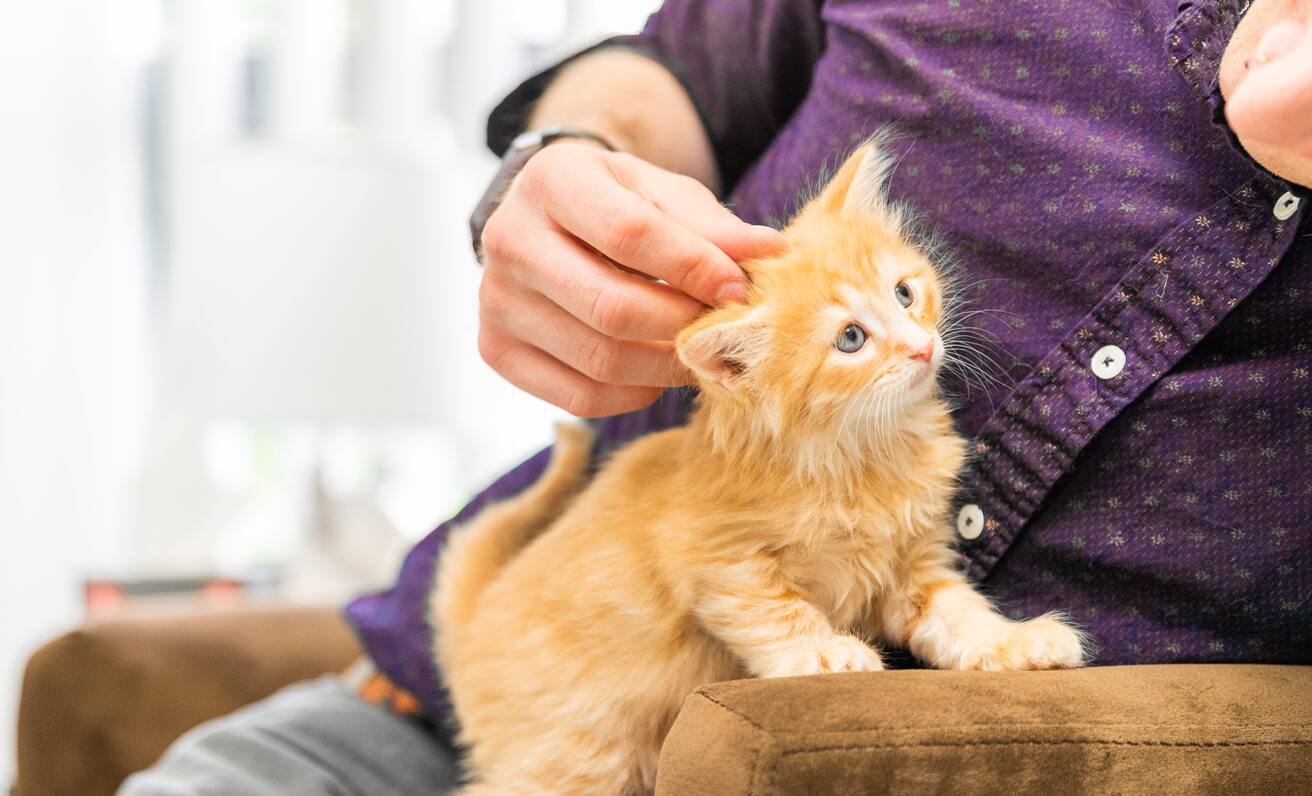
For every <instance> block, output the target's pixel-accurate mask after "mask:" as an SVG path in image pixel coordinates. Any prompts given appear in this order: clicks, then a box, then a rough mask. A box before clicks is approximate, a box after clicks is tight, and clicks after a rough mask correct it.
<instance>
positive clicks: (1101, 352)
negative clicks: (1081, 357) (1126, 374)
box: [1089, 345, 1125, 379]
mask: <svg viewBox="0 0 1312 796" xmlns="http://www.w3.org/2000/svg"><path fill="white" fill-rule="evenodd" d="M1089 367H1091V368H1093V375H1095V376H1097V377H1098V378H1100V379H1111V378H1115V377H1116V376H1117V375H1118V374H1119V373H1120V372H1121V370H1122V369H1124V368H1125V352H1124V351H1122V350H1121V349H1119V348H1117V347H1116V346H1114V345H1105V346H1103V347H1102V348H1099V349H1098V350H1097V351H1096V352H1094V354H1093V359H1091V360H1089Z"/></svg>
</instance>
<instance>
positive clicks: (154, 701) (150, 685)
mask: <svg viewBox="0 0 1312 796" xmlns="http://www.w3.org/2000/svg"><path fill="white" fill-rule="evenodd" d="M359 654H360V648H359V646H358V645H357V643H356V640H355V635H354V634H353V633H352V632H351V630H350V629H349V627H348V626H347V625H346V623H345V621H344V620H343V619H342V618H341V616H340V614H339V612H338V611H337V610H336V609H335V608H318V607H314V608H280V609H268V608H264V609H244V610H239V611H232V612H223V613H200V614H180V615H177V616H168V617H154V618H146V619H125V620H117V621H112V622H102V623H97V624H91V625H88V626H86V627H83V628H80V629H78V630H74V631H72V632H70V633H68V634H66V635H64V636H61V637H59V638H57V639H55V640H54V641H52V642H50V643H49V644H47V645H46V646H44V647H42V648H41V649H40V650H38V651H37V652H36V654H34V655H33V656H32V658H31V660H30V661H29V662H28V665H27V671H26V673H25V676H24V678H23V688H22V695H21V696H20V701H19V708H18V777H17V782H16V783H15V785H14V790H13V794H14V796H97V794H112V793H113V792H114V791H115V790H116V789H117V788H118V786H119V784H120V783H121V782H122V781H123V780H124V779H125V778H126V777H127V776H128V774H131V773H132V772H134V771H138V770H140V769H142V768H145V767H147V766H149V765H150V764H151V763H153V762H154V761H155V759H156V758H157V757H159V755H160V753H162V752H163V751H164V749H165V748H166V747H167V746H168V745H169V744H170V743H171V742H172V741H173V740H174V739H175V738H177V737H178V736H179V735H181V734H182V733H183V732H185V731H187V730H188V729H190V728H192V727H194V726H195V725H197V724H199V723H201V722H203V721H205V720H207V719H210V718H214V717H217V716H221V715H224V714H226V713H230V712H232V711H234V710H236V709H237V708H240V707H242V706H243V705H246V704H249V703H251V702H254V701H256V700H258V699H262V698H264V697H266V696H268V695H269V694H272V693H273V692H274V691H276V690H278V689H279V688H281V687H282V686H284V685H288V684H290V683H293V682H296V681H298V680H305V679H309V678H313V677H317V676H319V675H322V674H325V673H328V672H338V671H342V670H344V669H346V667H348V666H349V665H350V664H351V662H352V661H353V660H354V659H356V658H357V657H358V656H359Z"/></svg>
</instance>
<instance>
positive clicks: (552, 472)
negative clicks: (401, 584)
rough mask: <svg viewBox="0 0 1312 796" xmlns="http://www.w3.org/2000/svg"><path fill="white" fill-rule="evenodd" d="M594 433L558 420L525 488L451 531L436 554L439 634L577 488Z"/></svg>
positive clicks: (468, 611)
mask: <svg viewBox="0 0 1312 796" xmlns="http://www.w3.org/2000/svg"><path fill="white" fill-rule="evenodd" d="M592 443H593V433H592V430H591V429H589V428H588V427H587V426H584V425H582V424H578V423H557V424H556V444H555V445H553V446H552V449H551V460H550V461H549V462H548V464H547V469H546V470H545V471H544V472H543V473H542V476H541V477H540V478H538V480H537V481H536V482H534V484H533V485H532V486H530V487H529V488H528V489H526V490H524V491H523V492H521V493H520V494H518V495H516V496H515V497H512V498H509V499H507V500H504V501H502V502H500V503H494V504H492V505H491V506H488V507H487V508H485V509H483V510H482V512H480V513H479V514H478V516H476V517H475V518H474V519H473V520H471V521H470V522H469V524H467V525H464V526H462V527H460V528H457V529H456V530H454V531H452V532H451V536H450V537H449V538H448V539H447V543H446V549H445V550H443V551H442V553H441V555H440V556H439V563H438V571H437V592H436V594H434V595H433V606H432V607H433V619H434V621H435V623H436V625H437V628H438V634H439V637H440V636H442V635H446V634H450V633H452V632H458V631H459V630H460V629H461V628H462V627H464V626H465V624H466V623H468V621H469V619H470V617H472V616H473V614H474V608H475V607H476V605H477V603H478V597H479V595H480V594H482V593H483V589H484V588H486V587H487V585H488V584H489V583H491V582H492V581H493V580H495V579H496V576H497V573H498V572H500V571H501V568H502V567H503V566H505V565H506V563H507V562H508V561H510V559H512V558H514V557H515V555H516V554H517V553H518V552H519V551H520V550H521V549H523V547H524V546H525V545H527V544H528V543H529V542H531V541H532V540H533V539H534V538H535V537H536V536H537V535H538V534H539V533H541V532H542V531H543V530H545V529H546V527H547V526H548V525H550V524H551V523H552V522H553V521H554V520H555V519H556V517H558V516H559V515H560V514H561V512H562V511H564V509H565V507H566V506H567V505H568V504H569V502H570V499H571V498H573V497H574V495H575V494H577V493H578V491H579V489H580V488H582V486H583V483H584V481H585V477H586V475H587V472H588V465H589V464H590V463H591V460H592Z"/></svg>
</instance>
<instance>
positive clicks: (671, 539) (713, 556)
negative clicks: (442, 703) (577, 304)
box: [433, 143, 1083, 796]
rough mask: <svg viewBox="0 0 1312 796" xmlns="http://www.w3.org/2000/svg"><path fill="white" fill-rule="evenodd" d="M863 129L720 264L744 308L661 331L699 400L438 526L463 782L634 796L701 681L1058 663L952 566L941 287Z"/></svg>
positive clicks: (440, 592) (952, 470) (443, 624)
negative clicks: (812, 183)
mask: <svg viewBox="0 0 1312 796" xmlns="http://www.w3.org/2000/svg"><path fill="white" fill-rule="evenodd" d="M887 168H888V162H887V160H886V159H885V158H884V157H883V155H881V154H880V153H879V152H878V151H877V145H876V144H875V143H867V144H866V145H865V146H863V147H862V148H860V149H858V150H857V151H856V153H855V154H854V155H853V156H852V157H851V158H849V159H848V161H847V162H846V163H845V164H844V165H843V167H842V168H841V169H840V171H839V172H838V174H837V175H836V176H835V177H834V179H833V180H832V181H831V182H830V184H829V185H828V186H827V187H826V188H825V190H824V191H823V192H822V193H821V195H820V196H819V197H817V198H816V199H815V200H813V201H812V202H811V203H810V204H808V205H807V206H806V207H805V208H804V209H803V211H802V212H801V214H800V215H799V216H798V217H797V218H796V219H795V220H794V221H793V223H792V224H791V225H790V226H789V227H788V229H787V230H785V231H784V235H785V237H786V238H787V240H788V242H789V244H790V245H789V248H788V251H787V252H786V253H785V254H783V255H781V256H779V257H777V258H773V259H768V260H758V261H754V262H749V263H746V264H745V265H744V268H745V270H746V271H747V272H748V274H749V275H750V277H751V282H752V288H751V291H750V293H751V295H750V296H749V300H748V303H747V304H746V305H743V306H737V305H735V306H728V307H723V308H720V309H715V310H711V311H708V312H707V313H706V314H705V315H704V316H702V317H701V318H700V319H698V320H697V321H695V322H694V323H693V324H692V325H690V326H689V327H688V328H687V329H685V330H684V331H683V332H682V333H681V334H680V335H679V338H678V341H677V347H678V352H679V356H680V358H681V359H682V360H683V361H684V363H686V364H687V365H688V366H689V367H690V368H691V369H692V370H693V371H694V372H695V373H696V375H697V377H698V381H699V383H700V386H701V397H700V399H699V404H698V407H697V409H696V411H695V412H694V414H693V416H692V419H691V421H690V423H689V424H688V425H687V426H686V427H684V428H676V429H672V430H669V431H665V432H661V433H658V434H652V435H650V436H647V437H644V438H641V439H639V440H637V441H636V442H634V443H632V444H631V445H629V446H628V447H626V448H624V449H623V450H621V451H619V452H618V453H616V454H615V455H614V457H613V458H611V459H610V460H609V461H608V462H607V463H606V464H605V466H604V467H603V468H602V469H601V471H600V472H599V473H598V474H597V475H596V476H595V478H593V479H592V481H591V483H589V484H588V485H587V486H586V488H585V489H583V491H581V492H580V491H579V489H580V488H581V487H582V485H583V480H584V476H585V473H586V469H587V465H588V458H589V451H590V448H591V437H590V436H589V435H588V432H586V431H584V430H583V429H582V428H579V427H573V426H562V427H561V428H560V436H559V439H558V441H557V444H556V448H555V451H554V453H553V458H552V463H551V465H550V466H549V468H548V470H547V472H546V473H545V474H544V475H543V477H542V478H541V479H540V480H539V481H538V483H537V484H535V485H534V486H533V487H532V488H530V489H529V490H528V491H526V492H525V493H524V494H522V495H520V496H519V497H516V498H513V499H511V500H508V501H506V502H504V503H502V504H499V505H497V506H493V507H492V508H489V509H488V510H486V511H485V512H484V513H483V514H481V515H479V517H477V518H476V519H474V520H473V521H472V522H471V523H470V524H469V525H467V526H465V527H464V528H462V529H460V530H458V531H457V532H455V533H454V534H452V537H451V540H450V543H449V547H448V549H447V550H446V552H445V553H444V554H443V555H442V556H441V559H440V564H439V571H438V577H437V592H436V594H435V596H434V598H433V617H434V621H435V622H436V625H437V634H436V638H437V658H438V662H439V664H440V666H441V670H442V672H443V676H444V678H445V682H446V685H447V686H448V688H449V690H450V694H451V699H452V703H453V705H454V708H455V713H456V717H457V719H458V720H459V723H460V726H461V736H460V739H461V741H462V743H464V744H466V745H467V746H468V748H469V753H468V758H467V761H466V764H467V766H468V769H469V771H470V775H471V784H469V785H467V786H466V787H465V790H463V791H462V793H464V794H465V795H466V796H473V795H474V794H498V796H506V795H507V794H542V793H565V794H644V793H650V792H651V791H652V789H653V786H654V783H655V778H656V761H657V757H658V756H659V753H660V747H661V743H662V741H663V740H664V738H665V734H666V732H667V731H668V730H669V727H670V725H671V723H672V722H673V721H674V717H675V714H676V713H677V712H678V710H679V707H680V705H681V704H682V703H683V700H684V698H685V697H686V696H687V695H688V694H689V693H690V692H691V691H693V690H694V689H695V688H697V687H698V686H701V685H703V684H705V683H709V682H713V681H717V680H727V679H731V678H740V677H785V676H789V675H805V674H816V673H819V672H844V671H872V670H878V669H881V668H883V664H882V662H881V660H880V656H879V653H878V652H877V651H876V650H875V649H874V648H872V647H871V646H870V643H869V642H871V641H876V640H878V641H883V642H887V643H889V644H893V645H898V646H903V647H907V648H909V649H910V650H911V652H912V653H913V654H914V655H916V656H917V657H918V658H920V659H921V660H923V661H925V662H926V663H928V664H931V665H933V666H938V667H943V668H952V669H971V668H974V669H1044V668H1052V667H1064V666H1078V665H1080V664H1081V662H1082V660H1083V653H1082V650H1081V639H1080V636H1079V634H1078V633H1077V632H1076V631H1075V630H1073V629H1072V628H1070V627H1068V626H1067V625H1065V624H1063V623H1062V622H1061V621H1060V620H1059V619H1058V618H1056V617H1055V616H1051V615H1049V616H1043V617H1039V618H1037V619H1032V620H1030V621H1027V622H1013V621H1011V620H1009V619H1006V618H1004V617H1003V616H1001V615H1000V614H999V613H998V612H997V611H996V610H994V608H993V607H992V606H991V605H990V604H989V603H988V602H987V601H986V600H985V599H984V598H983V597H981V596H980V595H979V594H977V593H976V592H975V591H974V590H973V589H972V588H971V587H970V586H969V585H967V583H966V581H965V579H964V577H963V576H962V575H961V573H959V572H958V571H957V570H956V568H954V567H953V565H952V563H951V562H952V555H951V554H950V552H949V541H950V537H951V534H950V530H949V524H948V522H947V519H946V518H947V515H948V512H949V502H950V501H951V499H952V494H953V489H954V485H955V480H956V476H957V472H958V471H959V470H960V469H961V466H962V463H963V460H964V447H965V445H964V442H963V440H962V439H961V438H960V437H958V436H957V434H956V433H955V432H954V431H953V426H952V419H951V417H950V416H949V414H948V409H947V406H946V405H945V404H944V402H943V401H942V400H941V399H940V398H939V397H938V394H937V387H936V381H937V380H936V378H935V375H936V373H937V370H938V367H939V365H940V364H941V361H942V356H943V341H942V339H941V337H940V334H939V331H938V329H937V328H936V327H937V325H938V323H939V320H940V317H941V316H942V314H943V312H944V307H943V302H944V299H943V298H942V293H943V288H942V286H941V284H940V282H939V278H938V276H937V275H936V274H935V271H934V268H933V266H932V265H931V264H930V261H929V259H928V258H927V256H926V255H925V254H924V253H923V252H922V251H921V250H920V249H918V248H917V247H916V246H915V245H914V244H912V243H911V242H909V241H908V240H907V236H906V235H905V234H904V227H905V223H906V222H905V219H904V216H903V213H902V212H901V211H899V210H898V209H896V208H894V207H892V206H890V205H889V203H888V202H887V200H886V198H885V195H884V192H883V187H882V183H883V179H884V175H885V172H886V170H887Z"/></svg>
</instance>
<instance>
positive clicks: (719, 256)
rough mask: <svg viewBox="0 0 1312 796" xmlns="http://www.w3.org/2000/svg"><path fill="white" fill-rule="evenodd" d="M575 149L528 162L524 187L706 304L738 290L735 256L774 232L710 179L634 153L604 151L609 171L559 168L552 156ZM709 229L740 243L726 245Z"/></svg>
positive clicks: (582, 236) (625, 258) (603, 249)
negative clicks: (740, 213)
mask: <svg viewBox="0 0 1312 796" xmlns="http://www.w3.org/2000/svg"><path fill="white" fill-rule="evenodd" d="M548 152H549V151H544V152H543V153H541V154H540V155H539V156H538V157H536V158H534V160H535V161H536V160H538V158H540V157H541V156H542V155H544V154H548ZM571 154H572V153H569V152H565V151H563V150H562V151H561V152H559V153H554V158H549V159H548V160H547V161H546V162H545V163H543V164H541V167H540V168H538V169H535V170H533V171H532V172H531V173H530V170H529V169H528V168H526V169H525V173H524V174H522V175H521V178H522V179H524V180H525V186H524V188H525V190H526V191H530V192H532V193H533V194H535V195H538V196H540V197H541V200H542V207H543V210H544V211H545V213H546V214H547V215H548V216H549V217H550V218H551V219H552V220H553V221H555V222H556V223H557V224H558V225H559V226H560V227H561V228H562V229H565V230H568V231H569V232H570V233H571V234H572V235H574V236H575V237H576V238H578V239H579V240H580V241H582V242H583V243H585V244H587V245H588V246H590V247H592V248H593V249H595V250H596V251H598V252H599V253H601V254H602V255H603V256H605V257H606V258H608V259H610V260H611V261H613V262H615V263H618V264H620V265H622V266H624V267H625V268H627V269H631V270H634V271H638V272H640V273H643V274H646V275H648V276H651V277H653V278H655V279H659V280H662V281H664V282H666V283H668V284H669V285H670V286H672V287H674V288H676V289H677V290H679V291H681V292H683V293H685V294H687V295H689V296H691V297H692V298H694V299H696V300H697V301H699V302H701V303H702V304H718V303H722V302H723V301H725V300H735V299H737V298H739V297H741V295H742V294H743V293H744V292H745V291H744V287H745V283H746V277H745V276H744V274H743V272H742V269H740V268H739V267H738V265H737V264H736V263H735V262H734V257H739V256H743V255H744V253H745V252H748V251H750V250H751V249H752V247H753V246H752V244H753V242H754V241H755V239H756V238H757V237H758V236H763V235H769V236H770V237H771V238H773V237H774V236H775V235H777V233H774V232H773V231H770V230H759V229H757V230H756V231H753V230H754V229H756V228H753V227H751V226H750V225H748V224H745V223H744V222H742V221H741V220H739V219H737V218H735V217H734V216H733V215H732V214H731V213H729V212H728V211H727V210H725V209H724V208H723V207H721V206H720V205H719V203H718V202H716V201H715V197H714V195H713V194H711V192H710V191H709V190H708V189H706V188H705V186H703V185H701V184H700V183H698V182H696V181H695V180H692V179H691V178H688V177H682V176H679V175H674V174H670V173H669V172H665V171H663V170H661V169H657V168H656V167H654V166H652V165H650V164H648V163H645V162H643V161H641V160H639V159H637V158H634V157H631V156H627V155H612V154H607V155H604V156H601V157H600V158H599V159H598V160H597V161H596V162H595V164H593V165H594V166H595V168H597V169H604V172H605V173H604V174H598V173H596V171H595V169H594V170H588V169H574V170H569V171H566V170H563V169H557V168H555V166H556V163H555V162H554V161H555V160H557V159H563V158H564V157H566V156H569V155H571ZM529 165H530V166H532V165H533V161H530V163H529ZM669 206H675V207H679V208H681V216H680V217H678V218H676V217H675V216H672V215H670V214H669V213H667V212H666V211H665V210H664V208H665V207H669ZM681 219H697V220H698V223H696V224H693V225H688V224H685V223H682V220H681ZM707 231H713V232H715V233H716V237H718V238H722V239H724V241H726V242H728V243H729V244H730V248H731V249H735V251H732V252H726V251H724V250H723V249H721V248H720V247H719V246H718V245H717V241H716V240H713V239H709V238H708V237H707V236H706V234H705V232H707Z"/></svg>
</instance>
